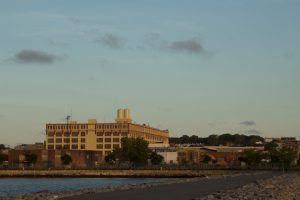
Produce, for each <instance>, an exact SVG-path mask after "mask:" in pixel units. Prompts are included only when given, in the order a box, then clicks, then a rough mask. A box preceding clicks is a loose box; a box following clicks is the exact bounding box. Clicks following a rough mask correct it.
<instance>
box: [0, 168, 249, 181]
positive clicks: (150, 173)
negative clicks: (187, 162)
mask: <svg viewBox="0 0 300 200" xmlns="http://www.w3.org/2000/svg"><path fill="white" fill-rule="evenodd" d="M247 172H248V173H249V172H252V171H241V170H0V179H1V178H102V177H103V178H194V177H204V176H211V175H226V174H236V173H247Z"/></svg>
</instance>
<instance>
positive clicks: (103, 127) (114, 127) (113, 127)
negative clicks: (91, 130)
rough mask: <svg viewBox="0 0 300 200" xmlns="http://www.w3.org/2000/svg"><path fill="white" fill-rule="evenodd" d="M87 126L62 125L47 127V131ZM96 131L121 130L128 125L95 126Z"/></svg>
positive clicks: (86, 126) (85, 125) (84, 127)
mask: <svg viewBox="0 0 300 200" xmlns="http://www.w3.org/2000/svg"><path fill="white" fill-rule="evenodd" d="M87 128H88V125H87V124H64V125H47V129H49V130H57V129H58V130H65V129H87ZM96 128H97V129H117V128H118V129H121V128H128V124H97V125H96Z"/></svg>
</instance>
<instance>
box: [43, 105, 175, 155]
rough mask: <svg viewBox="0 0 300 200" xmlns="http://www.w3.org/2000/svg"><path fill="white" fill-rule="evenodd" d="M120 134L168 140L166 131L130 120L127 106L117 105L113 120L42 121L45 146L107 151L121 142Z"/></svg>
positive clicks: (153, 140)
mask: <svg viewBox="0 0 300 200" xmlns="http://www.w3.org/2000/svg"><path fill="white" fill-rule="evenodd" d="M123 137H129V138H130V137H131V138H138V137H140V138H143V139H145V140H146V141H148V142H149V143H150V144H151V143H165V144H168V142H169V131H168V130H160V129H156V128H152V127H150V126H147V125H145V124H142V125H140V124H135V123H132V120H131V118H130V114H129V110H128V109H119V110H118V115H117V118H116V121H115V122H114V123H98V122H97V120H95V119H90V120H88V122H87V123H77V122H72V121H71V122H67V123H48V124H46V142H45V143H46V149H48V150H61V149H68V150H87V151H98V152H100V153H101V154H102V155H107V154H109V153H110V152H112V150H113V149H115V148H119V147H120V146H121V139H122V138H123Z"/></svg>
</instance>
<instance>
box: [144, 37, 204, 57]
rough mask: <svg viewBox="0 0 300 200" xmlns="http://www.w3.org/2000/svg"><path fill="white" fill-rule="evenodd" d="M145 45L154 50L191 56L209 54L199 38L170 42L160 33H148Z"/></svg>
mask: <svg viewBox="0 0 300 200" xmlns="http://www.w3.org/2000/svg"><path fill="white" fill-rule="evenodd" d="M144 45H145V47H148V48H154V49H159V50H164V51H171V52H177V53H189V54H209V52H207V51H206V50H205V48H204V47H203V45H202V44H201V43H200V40H199V38H187V39H183V40H177V41H168V40H165V39H162V38H161V35H160V34H159V33H154V32H151V33H147V34H146V35H145V39H144Z"/></svg>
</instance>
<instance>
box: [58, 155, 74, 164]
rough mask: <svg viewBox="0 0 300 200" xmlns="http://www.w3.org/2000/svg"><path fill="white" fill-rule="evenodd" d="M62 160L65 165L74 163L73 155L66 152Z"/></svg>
mask: <svg viewBox="0 0 300 200" xmlns="http://www.w3.org/2000/svg"><path fill="white" fill-rule="evenodd" d="M60 159H61V162H62V164H63V165H64V166H66V165H69V164H71V163H72V161H73V160H72V157H71V156H70V155H68V154H64V155H63V156H61V158H60Z"/></svg>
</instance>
